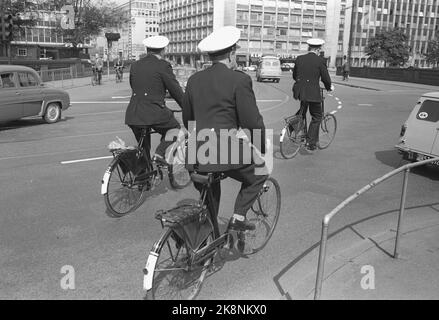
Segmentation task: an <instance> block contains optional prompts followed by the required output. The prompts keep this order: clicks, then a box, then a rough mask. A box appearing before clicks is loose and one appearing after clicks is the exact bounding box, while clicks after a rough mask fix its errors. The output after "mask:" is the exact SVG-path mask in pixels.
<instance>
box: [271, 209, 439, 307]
mask: <svg viewBox="0 0 439 320" xmlns="http://www.w3.org/2000/svg"><path fill="white" fill-rule="evenodd" d="M437 205H439V202H436V203H430V204H425V205H420V206H413V207H406V208H405V209H406V210H411V209H419V208H428V207H429V208H432V209H434V210H437V209H436V208H435V206H437ZM397 212H399V208H398V209H394V210H389V211H384V212H380V213H377V214H375V215H373V216H370V217H367V218H364V219H360V220H358V221H355V222H353V223H350V224H348V225H346V226H344V227H341V228H340V229H338V230H335V231H334V232H332V233H330V234H328V240H330V239H331V238H332V237H334V236H336V235H338V234H339V233H341V232H343V231H345V230H347V229H351V230H353V231H354V232H355V233H357V234H358V236H359V237H361V238H363V239H364V237H363V236H362V235H361V234H359V233H358V232H357V231H355V229H354V227H355V226H356V225H358V224H361V223H363V222H366V221H369V220H372V219H375V218H378V217H381V216H384V215H387V214H392V213H393V214H394V213H397ZM396 223H397V221H396V219H395V226H396ZM368 239H370V238H368ZM370 240H373V239H370ZM372 242H373V241H372ZM375 245H377V243H375ZM319 246H320V241H318V242H316V243H315V244H313V245H312V246H311V247H309V248H308V249H306V250H305V251H303V252H302V253H301V254H300V255H299V256H297V257H296V258H294V259H293V260H292V261H291V262H290V263H288V264H287V265H286V266H285V267H284V268H283V269H282V270H281V271H280V272H279V273H278V274H277V275H275V276H274V277H273V282H274V284H275V285H276V287H277V289H278V290H279V293H280V294H281V295H282V296H283V297H285V298H286V299H287V300H293V299H292V295H291V293H290V292H288V291H286V290H284V288H283V287H282V285H281V284H280V278H281V277H282V276H283V275H284V274H286V273H287V272H288V271H289V270H291V269H293V268H294V266H295V265H297V264H298V263H299V262H300V261H301V260H302V259H304V258H305V257H306V256H307V255H308V254H310V253H311V252H313V251H314V250H315V249H317V248H318V247H319ZM378 249H380V250H383V249H382V248H381V247H379V246H378ZM385 253H386V254H387V255H390V254H389V253H388V252H385ZM315 268H316V270H317V261H316V263H315Z"/></svg>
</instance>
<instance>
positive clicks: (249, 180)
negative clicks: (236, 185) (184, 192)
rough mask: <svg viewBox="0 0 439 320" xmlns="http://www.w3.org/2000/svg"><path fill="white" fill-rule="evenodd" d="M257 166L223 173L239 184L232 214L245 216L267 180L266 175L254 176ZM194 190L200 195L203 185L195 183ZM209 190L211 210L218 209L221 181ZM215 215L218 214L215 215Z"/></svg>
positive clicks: (250, 165) (253, 165)
mask: <svg viewBox="0 0 439 320" xmlns="http://www.w3.org/2000/svg"><path fill="white" fill-rule="evenodd" d="M256 168H257V166H256V165H255V164H249V165H245V166H243V167H241V168H239V169H233V170H228V171H224V172H223V173H224V174H225V175H226V176H227V177H229V178H232V179H234V180H237V181H239V182H241V189H240V190H239V193H238V195H237V196H236V200H235V207H234V212H233V213H235V214H239V215H243V216H245V215H246V214H247V211H248V210H249V209H250V208H251V206H252V205H253V203H254V202H255V200H256V198H257V197H258V195H259V191H261V189H262V187H263V186H264V183H265V181H266V180H267V178H268V176H267V175H256V174H255V169H256ZM198 173H199V174H203V173H202V172H198ZM194 186H195V188H196V189H197V190H198V191H199V192H200V193H201V191H202V189H203V185H202V184H201V183H195V182H194ZM211 190H212V193H213V198H214V199H213V201H214V202H215V203H214V204H213V208H217V209H218V208H219V204H220V199H221V181H217V182H215V183H213V184H212V185H211ZM215 214H216V215H217V214H218V212H216V213H215Z"/></svg>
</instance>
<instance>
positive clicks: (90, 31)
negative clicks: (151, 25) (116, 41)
mask: <svg viewBox="0 0 439 320" xmlns="http://www.w3.org/2000/svg"><path fill="white" fill-rule="evenodd" d="M67 5H71V6H72V7H73V9H74V18H73V19H74V26H75V27H74V29H66V28H64V27H63V26H62V24H59V25H58V27H57V32H58V34H60V35H62V36H63V37H64V39H65V41H66V42H70V43H72V45H73V46H74V47H76V46H77V45H78V44H81V43H84V42H86V41H88V40H90V39H91V38H92V37H94V36H97V35H99V34H100V33H101V32H102V31H103V30H104V29H105V28H114V27H118V26H120V25H121V24H123V23H126V22H127V18H126V17H125V15H124V14H123V13H122V12H120V11H115V10H114V8H115V7H116V6H117V5H116V4H115V3H110V2H104V1H96V0H95V1H91V0H41V2H40V6H41V7H43V8H47V9H49V10H50V9H52V10H53V9H54V10H62V9H64V8H65V6H67Z"/></svg>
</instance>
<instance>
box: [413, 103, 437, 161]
mask: <svg viewBox="0 0 439 320" xmlns="http://www.w3.org/2000/svg"><path fill="white" fill-rule="evenodd" d="M415 108H416V109H415V110H414V112H413V114H412V115H411V117H410V118H411V119H409V121H408V122H407V136H406V145H407V146H408V147H409V148H410V149H412V150H413V151H418V152H421V153H427V154H428V153H433V151H434V150H436V151H439V150H437V149H439V147H438V146H437V145H438V142H435V141H437V136H438V132H439V131H438V129H439V101H438V100H433V99H429V98H426V99H425V100H424V101H422V104H421V106H420V107H419V109H417V106H416V107H415Z"/></svg>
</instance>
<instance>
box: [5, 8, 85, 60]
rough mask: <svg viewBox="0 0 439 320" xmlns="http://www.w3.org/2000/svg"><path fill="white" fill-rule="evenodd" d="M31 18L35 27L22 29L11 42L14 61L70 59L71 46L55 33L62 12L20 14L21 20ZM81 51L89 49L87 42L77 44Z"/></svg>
mask: <svg viewBox="0 0 439 320" xmlns="http://www.w3.org/2000/svg"><path fill="white" fill-rule="evenodd" d="M31 15H32V16H33V18H34V19H35V21H36V25H35V26H32V27H27V28H23V29H22V30H21V34H20V35H18V37H17V39H16V40H15V41H12V42H11V55H12V57H13V58H14V59H54V60H56V59H62V58H70V57H72V50H71V47H72V46H71V44H70V43H69V41H68V39H64V37H63V36H62V35H60V34H59V33H58V32H57V27H58V26H59V24H60V20H61V18H62V16H63V12H60V11H56V10H50V8H45V9H38V10H36V11H33V12H24V13H23V14H21V16H22V18H23V19H26V18H28V17H29V16H31ZM79 47H80V48H83V49H82V50H81V51H87V50H88V48H90V47H91V43H90V42H89V41H87V42H85V43H81V44H79Z"/></svg>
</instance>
